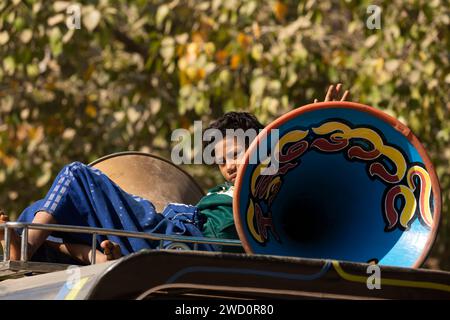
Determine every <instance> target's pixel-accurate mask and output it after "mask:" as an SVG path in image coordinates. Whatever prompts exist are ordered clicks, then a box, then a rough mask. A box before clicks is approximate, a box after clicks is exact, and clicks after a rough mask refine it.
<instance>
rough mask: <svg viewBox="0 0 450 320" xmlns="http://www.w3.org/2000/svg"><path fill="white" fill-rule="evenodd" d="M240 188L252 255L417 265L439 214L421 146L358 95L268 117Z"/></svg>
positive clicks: (242, 229) (238, 200)
mask: <svg viewBox="0 0 450 320" xmlns="http://www.w3.org/2000/svg"><path fill="white" fill-rule="evenodd" d="M275 129H276V130H275ZM277 134H278V136H279V139H277V138H276V136H277ZM265 146H267V149H266V148H265ZM234 195H235V196H234V199H233V201H234V203H233V208H234V218H235V221H236V228H237V231H238V234H239V237H240V239H241V241H242V243H243V246H244V249H245V250H246V252H248V253H260V254H274V255H285V256H296V257H306V258H318V259H336V260H346V261H354V262H376V263H379V264H381V265H390V266H400V267H419V266H420V265H421V264H422V263H423V262H424V260H425V258H426V257H427V254H428V252H429V251H430V249H431V246H432V244H433V242H434V240H435V237H436V233H437V229H438V225H439V220H440V209H441V194H440V188H439V182H438V179H437V176H436V173H435V171H434V169H433V166H432V164H431V161H430V159H429V158H428V156H427V154H426V152H425V149H424V147H423V146H422V144H421V143H420V142H419V140H418V139H417V138H416V137H415V136H414V135H413V133H412V132H411V130H410V129H408V128H407V127H406V126H405V125H403V124H401V123H400V122H399V121H398V120H396V119H394V118H392V117H391V116H389V115H387V114H385V113H383V112H381V111H380V110H377V109H375V108H373V107H369V106H366V105H362V104H358V103H352V102H323V103H316V104H310V105H307V106H304V107H301V108H298V109H295V110H293V111H291V112H289V113H287V114H285V115H283V116H282V117H280V118H278V119H277V120H275V121H274V122H272V123H271V124H269V125H268V126H267V127H266V128H265V129H264V130H263V131H262V132H261V133H260V134H259V135H258V137H257V138H256V139H255V140H254V141H253V143H252V144H251V145H250V148H249V149H248V150H247V152H246V154H245V160H244V164H243V165H242V166H241V167H240V169H239V172H238V177H237V180H236V187H235V193H234Z"/></svg>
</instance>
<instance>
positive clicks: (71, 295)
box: [64, 277, 89, 300]
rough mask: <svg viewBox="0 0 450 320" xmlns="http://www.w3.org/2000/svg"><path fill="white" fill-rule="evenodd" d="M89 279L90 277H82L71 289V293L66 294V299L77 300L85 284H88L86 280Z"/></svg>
mask: <svg viewBox="0 0 450 320" xmlns="http://www.w3.org/2000/svg"><path fill="white" fill-rule="evenodd" d="M88 280H89V277H84V278H81V279H80V281H78V283H77V284H76V285H75V286H74V287H73V288H72V289H71V290H70V291H69V293H68V294H67V295H66V297H65V298H64V300H75V298H76V297H77V295H78V293H79V292H80V290H81V289H82V288H83V286H84V285H85V284H86V282H87V281H88Z"/></svg>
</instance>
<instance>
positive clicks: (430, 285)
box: [332, 261, 450, 292]
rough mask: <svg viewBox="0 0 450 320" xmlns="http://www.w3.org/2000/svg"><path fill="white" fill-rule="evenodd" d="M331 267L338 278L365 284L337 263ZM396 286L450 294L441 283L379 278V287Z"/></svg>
mask: <svg viewBox="0 0 450 320" xmlns="http://www.w3.org/2000/svg"><path fill="white" fill-rule="evenodd" d="M332 263H333V267H334V269H335V270H336V272H337V273H338V274H339V276H340V277H341V278H343V279H345V280H347V281H350V282H360V283H367V277H365V276H357V275H352V274H349V273H347V272H345V271H344V270H343V269H342V267H341V266H340V265H339V261H332ZM383 285H387V286H396V287H409V288H423V289H434V290H440V291H446V292H450V286H449V285H446V284H442V283H435V282H425V281H410V280H399V279H386V278H383V277H381V286H383Z"/></svg>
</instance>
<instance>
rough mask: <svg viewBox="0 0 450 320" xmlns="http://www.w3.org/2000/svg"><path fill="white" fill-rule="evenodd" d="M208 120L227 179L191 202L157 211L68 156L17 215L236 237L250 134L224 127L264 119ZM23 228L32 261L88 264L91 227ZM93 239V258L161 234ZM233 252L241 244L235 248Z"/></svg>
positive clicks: (254, 125) (133, 248) (16, 240)
mask: <svg viewBox="0 0 450 320" xmlns="http://www.w3.org/2000/svg"><path fill="white" fill-rule="evenodd" d="M340 88H341V85H340V84H338V85H337V86H336V87H334V86H330V87H329V89H328V92H327V95H326V98H325V101H330V100H334V98H335V97H336V96H337V94H338V93H339V90H340ZM347 95H348V91H346V92H345V93H344V94H343V96H342V98H341V99H340V100H341V101H342V100H345V99H346V97H347ZM316 101H317V100H315V102H316ZM209 128H214V129H218V130H219V131H220V132H221V133H222V136H223V137H225V138H224V139H222V140H220V141H214V142H213V143H214V153H215V158H216V159H218V160H221V161H218V163H219V164H218V167H219V170H220V172H221V174H222V176H223V177H224V179H225V182H224V183H223V184H220V185H218V186H216V187H215V188H213V189H210V190H208V194H207V195H206V196H204V197H203V198H202V199H201V200H200V202H199V203H198V204H197V205H196V206H192V205H184V204H173V203H172V204H168V205H167V206H166V207H165V208H164V210H163V212H162V213H161V214H158V213H157V212H156V210H155V207H154V206H153V204H152V203H151V202H150V201H149V200H147V199H143V198H141V197H138V196H135V195H132V194H129V193H127V192H125V191H124V190H122V189H121V188H120V187H119V186H118V185H117V184H115V183H114V182H113V181H112V180H110V179H109V178H108V177H107V176H106V175H105V174H103V173H102V172H101V171H100V170H98V169H95V168H92V167H89V166H87V165H84V164H82V163H80V162H73V163H71V164H69V165H66V166H65V167H64V168H63V169H62V170H61V171H60V172H59V174H58V175H57V177H56V179H55V180H54V182H53V184H52V187H51V188H50V190H49V191H48V193H47V195H46V196H45V198H44V199H41V200H39V201H37V202H35V203H33V204H32V205H30V206H29V207H28V208H26V209H25V210H24V211H23V212H22V214H21V215H20V216H19V218H18V219H17V221H19V222H33V223H41V224H62V225H76V226H86V227H96V228H107V229H119V230H127V231H138V232H147V233H162V234H176V235H184V236H198V237H201V236H204V237H211V238H220V239H238V236H237V232H236V229H235V226H234V220H233V209H232V200H233V198H232V197H233V187H234V182H235V179H236V175H237V172H238V169H239V166H240V164H241V159H240V157H242V156H243V154H244V153H245V150H246V148H247V147H248V146H249V143H250V142H251V141H245V142H243V141H240V139H235V138H234V137H231V138H230V139H228V140H231V141H227V137H226V135H225V133H226V130H227V129H234V130H236V129H242V130H244V131H246V130H248V129H254V130H256V132H259V129H262V128H263V126H262V124H261V123H260V122H259V121H258V120H257V119H256V117H255V116H253V115H251V114H250V113H246V112H230V113H227V114H225V115H224V116H222V117H221V118H219V119H218V120H217V121H215V122H213V123H212V124H211V125H210V126H209ZM7 221H8V216H7V215H5V214H3V213H0V223H3V222H7ZM28 232H29V234H28V259H30V260H32V261H45V262H58V263H70V264H89V263H90V261H91V256H92V249H91V245H90V243H91V235H89V234H78V233H77V234H74V233H65V232H51V231H48V230H35V229H30V230H29V231H28ZM3 233H4V232H3V229H1V230H0V240H1V241H2V246H3V248H4V241H3V240H4V234H3ZM20 233H21V230H17V231H16V230H14V231H13V232H11V247H10V259H11V260H19V259H20ZM97 242H98V243H99V245H98V246H97V252H96V262H97V263H99V262H105V261H108V260H114V259H117V258H120V257H121V256H122V255H127V254H130V253H133V252H137V251H139V250H142V249H150V248H156V247H158V246H159V241H155V240H147V239H139V238H125V237H117V236H101V235H98V236H97ZM167 244H168V242H165V244H164V245H165V246H166V245H167ZM198 249H199V250H208V251H215V250H220V248H218V247H216V246H212V245H209V244H199V247H198ZM227 251H234V252H236V250H231V249H230V250H227ZM238 252H243V251H242V249H239V250H238Z"/></svg>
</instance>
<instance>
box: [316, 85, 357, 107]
mask: <svg viewBox="0 0 450 320" xmlns="http://www.w3.org/2000/svg"><path fill="white" fill-rule="evenodd" d="M341 88H342V83H338V84H337V85H336V87H335V86H334V85H330V86H329V87H328V91H327V94H326V95H325V100H323V101H324V102H327V101H345V100H347V98H348V96H349V94H350V92H349V91H348V90H345V91H344V94H343V95H342V97H341V98H340V99H339V91H340V90H341ZM317 102H319V100H318V99H314V103H317Z"/></svg>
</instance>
